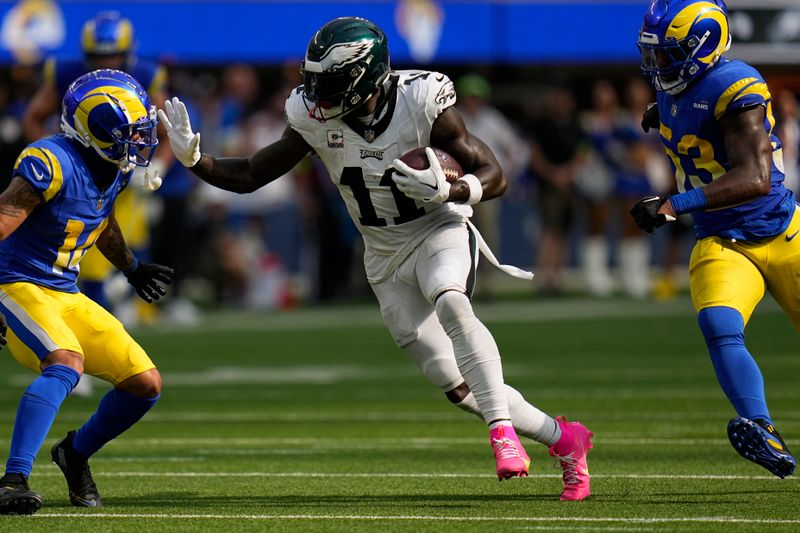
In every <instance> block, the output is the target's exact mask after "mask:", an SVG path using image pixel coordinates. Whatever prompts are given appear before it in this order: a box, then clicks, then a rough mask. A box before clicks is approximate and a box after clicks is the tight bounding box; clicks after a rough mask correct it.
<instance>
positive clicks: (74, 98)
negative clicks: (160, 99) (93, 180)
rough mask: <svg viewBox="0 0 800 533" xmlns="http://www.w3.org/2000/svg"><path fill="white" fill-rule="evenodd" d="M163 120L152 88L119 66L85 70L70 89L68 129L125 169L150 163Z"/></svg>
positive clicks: (64, 114) (64, 120)
mask: <svg viewBox="0 0 800 533" xmlns="http://www.w3.org/2000/svg"><path fill="white" fill-rule="evenodd" d="M157 125H158V118H157V116H156V109H155V106H152V105H150V98H149V97H148V96H147V92H146V91H145V90H144V89H143V88H142V86H141V85H140V84H139V82H138V81H136V80H135V79H134V78H133V77H132V76H130V75H129V74H126V73H124V72H121V71H119V70H108V69H104V70H95V71H92V72H89V73H88V74H84V75H83V76H81V77H80V78H78V79H77V80H75V81H74V82H72V84H71V85H70V86H69V88H68V89H67V92H66V93H65V94H64V102H63V104H62V111H61V129H62V131H63V132H64V133H65V134H66V135H67V136H68V137H70V138H72V139H74V140H76V141H77V142H79V143H80V144H82V145H83V146H85V147H87V148H88V147H91V148H93V149H94V150H95V151H96V152H97V153H98V154H99V155H100V157H102V158H103V159H105V160H106V161H109V162H111V163H114V164H116V165H117V166H118V167H119V169H120V170H121V171H122V172H129V171H130V170H131V169H132V168H133V167H134V166H142V167H146V166H147V165H148V164H150V159H151V158H152V157H153V151H154V150H155V148H156V145H157V144H158V138H157V137H156V126H157Z"/></svg>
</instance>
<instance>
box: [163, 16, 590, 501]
mask: <svg viewBox="0 0 800 533" xmlns="http://www.w3.org/2000/svg"><path fill="white" fill-rule="evenodd" d="M303 80H304V84H303V86H301V87H298V88H297V89H295V90H294V91H293V92H292V94H291V95H290V96H289V98H288V100H287V102H286V119H287V122H288V127H287V128H286V130H285V132H284V134H283V137H282V138H281V139H280V140H279V141H277V142H275V143H273V144H271V145H269V146H267V147H265V148H262V149H261V150H259V151H257V152H256V153H254V154H253V155H251V156H250V157H239V158H235V157H234V158H215V157H212V156H210V155H208V154H201V152H200V148H199V144H200V134H199V133H195V132H193V131H192V129H191V125H190V123H189V119H188V117H187V114H186V110H185V107H184V106H183V104H182V103H181V102H180V101H179V100H178V99H173V100H172V101H168V102H167V103H166V105H165V109H164V110H162V111H160V112H159V115H160V117H161V120H162V121H163V124H164V125H165V127H166V129H167V131H168V133H169V138H170V142H171V145H172V149H173V151H174V152H175V155H176V157H177V158H178V159H179V160H180V161H181V162H182V163H183V164H184V165H186V166H187V167H189V168H190V169H191V170H192V171H193V172H194V173H195V174H197V176H198V177H200V178H201V179H202V180H204V181H206V182H207V183H210V184H211V185H214V186H216V187H220V188H222V189H225V190H229V191H236V192H239V193H247V192H252V191H254V190H256V189H258V188H259V187H263V186H264V185H266V184H267V183H269V182H271V181H273V180H275V179H277V178H279V177H280V176H282V175H284V174H285V173H287V172H288V171H290V170H291V169H292V168H293V167H294V166H295V165H296V164H297V163H298V162H299V161H300V160H301V159H302V158H303V157H305V156H306V155H307V154H309V153H313V154H315V155H317V156H318V157H319V158H320V159H321V160H322V162H323V163H324V164H325V166H326V168H327V169H328V172H329V174H330V176H331V179H332V180H333V182H334V184H335V185H336V186H337V187H338V189H339V192H340V193H341V195H342V198H343V199H344V201H345V203H346V204H347V209H348V212H349V213H350V216H351V217H352V218H353V221H354V222H355V224H356V226H357V227H358V229H359V230H360V231H361V234H362V235H363V237H364V242H365V250H366V251H365V257H364V262H365V266H366V272H367V277H368V279H369V282H370V284H371V286H372V289H373V290H374V292H375V294H376V296H377V297H378V301H379V302H380V306H381V313H382V316H383V318H384V321H385V323H386V325H387V326H388V328H389V331H390V332H391V334H392V337H393V338H394V340H395V342H396V343H397V345H398V346H399V347H401V348H403V349H404V350H405V351H406V352H407V353H408V355H409V356H410V357H411V358H412V359H413V360H414V362H415V363H416V364H417V365H418V366H419V368H420V370H422V373H423V374H424V375H425V377H426V378H427V379H428V380H429V381H431V382H432V383H433V384H434V385H436V386H438V387H440V388H441V389H442V390H443V391H444V393H445V395H446V396H447V398H448V399H449V400H450V401H451V402H453V403H454V404H456V405H457V406H458V407H460V408H462V409H464V410H465V411H468V412H471V413H474V414H476V415H478V416H480V417H481V418H483V419H484V420H485V421H486V423H487V424H488V426H489V434H490V443H491V445H492V448H493V450H494V455H495V459H496V463H497V475H498V477H499V478H500V479H501V480H502V479H507V478H510V477H514V476H526V475H527V474H528V466H529V463H530V460H529V458H528V455H527V454H526V453H525V450H524V449H523V447H522V445H521V444H520V442H519V439H518V437H517V432H519V434H521V435H524V436H527V437H529V438H531V439H533V440H536V441H538V442H541V443H543V444H545V445H547V446H549V447H550V454H551V455H553V456H555V457H558V458H559V459H560V463H561V466H562V468H563V469H564V475H563V479H564V490H563V492H562V495H561V498H562V499H565V500H581V499H583V498H585V497H586V496H588V495H589V472H588V468H587V465H586V454H587V452H588V449H589V448H591V443H590V437H591V433H590V432H589V431H588V430H587V429H586V428H585V427H584V426H583V425H582V424H580V423H577V422H567V421H566V420H565V419H564V418H563V417H558V418H556V419H554V418H552V417H550V416H548V415H546V414H544V413H542V412H541V411H539V410H538V409H536V408H535V407H533V406H532V405H530V404H529V403H528V402H526V401H525V399H524V398H523V397H522V395H521V394H520V393H519V392H517V391H516V390H515V389H513V388H511V387H509V386H508V385H505V384H504V382H503V370H502V366H501V362H500V354H499V351H498V348H497V345H496V344H495V341H494V339H493V338H492V335H491V333H490V332H489V330H488V329H487V328H486V327H485V326H484V325H483V324H482V323H481V322H480V321H479V320H478V319H477V318H476V316H475V313H474V312H473V309H472V305H471V303H470V294H471V292H472V288H473V282H474V277H475V267H476V264H477V251H478V247H480V248H481V250H482V251H483V252H484V254H485V255H486V256H487V258H489V260H490V261H491V262H492V263H494V264H497V261H496V259H494V257H493V256H492V255H491V252H490V251H488V248H487V247H486V246H485V245H484V244H483V243H482V242H481V241H482V239H481V238H480V235H479V234H477V232H476V231H475V230H474V228H473V227H472V225H471V224H469V221H468V217H469V216H470V215H471V213H472V208H471V207H470V206H471V205H473V204H475V203H477V202H479V201H481V200H488V199H491V198H495V197H497V196H499V195H501V194H502V193H503V192H504V191H505V188H506V181H505V177H504V176H503V173H502V170H501V168H500V165H499V164H498V163H497V160H496V159H495V156H494V155H493V154H492V152H491V150H489V148H488V147H487V146H486V145H485V144H484V143H483V142H482V141H480V140H479V139H477V138H476V137H474V136H472V135H471V134H470V133H469V132H468V131H467V130H466V128H465V126H464V121H463V120H462V118H461V116H460V115H459V113H458V111H456V109H455V108H454V107H453V104H454V103H455V101H456V94H455V89H454V88H453V84H452V82H451V81H450V79H449V78H448V77H447V76H445V75H444V74H440V73H438V72H427V71H416V70H415V71H392V70H391V69H390V67H389V50H388V47H387V43H386V36H385V34H384V33H383V31H382V30H381V29H380V28H378V27H377V26H375V25H374V24H372V23H371V22H369V21H368V20H365V19H361V18H355V17H345V18H338V19H335V20H333V21H331V22H328V23H327V24H325V25H324V26H323V27H322V28H321V29H320V30H319V31H318V32H317V33H316V34H315V35H314V37H313V39H312V40H311V42H310V43H309V45H308V49H307V51H306V56H305V60H304V62H303ZM420 146H436V147H438V148H441V149H442V150H445V151H446V152H448V153H449V154H451V155H452V156H453V157H454V158H455V159H456V160H457V161H458V162H459V163H461V165H462V167H463V168H464V170H465V171H466V172H467V173H468V174H466V175H465V176H463V177H462V178H460V179H459V180H457V181H455V182H454V183H452V184H451V183H449V182H448V181H447V180H446V179H445V177H444V172H443V171H442V169H441V167H440V165H439V164H438V161H437V160H436V158H435V156H433V157H432V155H433V154H432V152H428V155H429V160H430V161H431V166H430V168H428V169H426V170H413V169H411V168H409V167H407V166H406V165H405V164H404V163H403V162H402V161H400V160H399V159H398V158H399V157H401V155H402V154H404V153H406V152H408V151H410V150H412V149H414V148H417V147H420ZM397 170H399V171H400V172H402V174H400V173H399V172H397ZM498 266H500V267H501V268H503V269H504V270H506V271H508V272H511V273H512V274H517V275H519V274H520V272H522V271H519V270H518V269H514V267H508V266H506V265H498ZM528 274H529V273H528ZM515 429H516V431H515Z"/></svg>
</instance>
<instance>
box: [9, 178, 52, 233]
mask: <svg viewBox="0 0 800 533" xmlns="http://www.w3.org/2000/svg"><path fill="white" fill-rule="evenodd" d="M41 201H42V199H41V198H40V197H39V195H37V194H36V192H35V191H34V190H33V187H31V186H30V185H28V183H27V182H26V181H25V180H24V179H22V178H19V177H17V178H14V179H12V180H11V183H10V184H9V185H8V187H7V188H6V190H5V191H3V194H0V241H2V240H4V239H6V238H7V237H8V236H9V235H11V234H12V233H14V231H15V230H16V229H17V228H18V227H19V225H20V224H22V223H23V222H24V221H25V219H26V218H28V215H30V214H31V211H33V209H34V208H35V207H36V206H37V205H39V204H40V203H41Z"/></svg>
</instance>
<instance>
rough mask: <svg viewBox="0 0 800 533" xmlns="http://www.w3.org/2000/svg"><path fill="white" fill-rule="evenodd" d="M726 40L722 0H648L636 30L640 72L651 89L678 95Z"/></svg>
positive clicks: (713, 60)
mask: <svg viewBox="0 0 800 533" xmlns="http://www.w3.org/2000/svg"><path fill="white" fill-rule="evenodd" d="M730 42H731V39H730V33H729V32H728V9H727V7H726V6H725V2H724V1H723V0H652V2H651V3H650V7H649V8H648V9H647V12H646V13H645V15H644V22H643V24H642V29H641V31H640V32H639V42H638V44H639V51H640V52H641V54H642V73H643V74H644V76H645V78H647V81H648V83H650V86H651V87H652V88H653V89H654V90H655V91H658V92H661V91H664V92H667V93H669V94H673V95H674V94H679V93H680V92H681V91H683V89H685V88H686V86H687V85H688V84H689V82H691V81H692V80H694V79H695V78H697V77H699V76H701V75H702V74H703V73H704V72H706V71H707V70H708V69H710V68H712V67H713V66H714V65H716V63H717V61H719V58H720V57H721V56H722V54H723V53H724V52H725V51H726V50H727V49H728V48H729V47H730Z"/></svg>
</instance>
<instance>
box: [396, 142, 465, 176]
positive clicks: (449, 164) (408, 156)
mask: <svg viewBox="0 0 800 533" xmlns="http://www.w3.org/2000/svg"><path fill="white" fill-rule="evenodd" d="M433 152H434V153H435V154H436V159H438V160H439V164H440V165H441V166H442V171H443V172H444V176H445V178H447V181H449V182H450V183H453V182H454V181H456V180H457V179H458V178H460V177H461V176H463V175H464V169H462V168H461V165H460V164H459V163H458V161H456V159H455V158H454V157H453V156H452V155H450V154H448V153H447V152H445V151H444V150H441V149H439V148H433ZM400 161H402V162H403V163H405V164H406V165H408V166H410V167H411V168H413V169H415V170H425V169H426V168H428V167H430V162H429V161H428V154H426V153H425V147H424V146H423V147H421V148H414V149H413V150H411V151H410V152H406V153H405V154H403V155H402V156H400Z"/></svg>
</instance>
